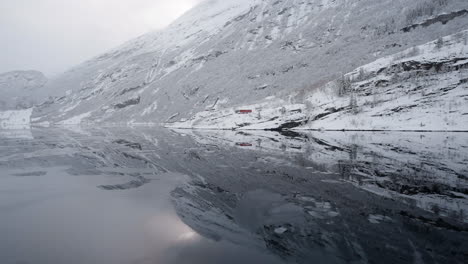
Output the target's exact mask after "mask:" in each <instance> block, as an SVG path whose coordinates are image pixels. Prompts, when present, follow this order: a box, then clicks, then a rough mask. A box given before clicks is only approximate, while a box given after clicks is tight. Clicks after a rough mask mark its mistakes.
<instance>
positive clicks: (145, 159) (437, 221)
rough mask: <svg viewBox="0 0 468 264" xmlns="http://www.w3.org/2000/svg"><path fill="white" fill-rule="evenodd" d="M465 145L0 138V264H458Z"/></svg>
mask: <svg viewBox="0 0 468 264" xmlns="http://www.w3.org/2000/svg"><path fill="white" fill-rule="evenodd" d="M467 164H468V134H463V133H458V134H457V133H357V132H356V133H343V132H323V133H319V132H314V133H305V134H298V133H293V132H290V133H286V134H280V133H276V132H264V131H258V132H248V133H247V132H235V131H189V130H185V131H173V130H166V129H160V128H138V129H130V128H109V129H89V130H88V129H78V128H70V129H33V130H21V131H0V263H5V264H10V263H12V264H13V263H30V264H43V263H44V264H45V263H47V264H54V263H67V264H75V263H76V264H81V263H83V264H84V263H86V264H89V263H100V264H106V263H109V264H119V263H122V264H126V263H162V264H165V263H190V264H193V263H244V264H247V263H463V262H464V261H465V260H466V259H467V258H468V235H467V234H468V233H467V231H468V216H467V210H468V199H467V198H468V196H467V195H468V184H467V183H468V179H467V177H468V165H467Z"/></svg>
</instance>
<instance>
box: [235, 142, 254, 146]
mask: <svg viewBox="0 0 468 264" xmlns="http://www.w3.org/2000/svg"><path fill="white" fill-rule="evenodd" d="M236 146H239V147H252V146H253V145H252V144H250V143H242V142H238V143H236Z"/></svg>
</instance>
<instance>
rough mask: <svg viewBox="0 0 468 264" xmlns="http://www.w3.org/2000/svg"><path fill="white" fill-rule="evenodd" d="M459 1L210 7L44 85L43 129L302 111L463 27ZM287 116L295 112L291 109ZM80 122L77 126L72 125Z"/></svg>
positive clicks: (308, 0)
mask: <svg viewBox="0 0 468 264" xmlns="http://www.w3.org/2000/svg"><path fill="white" fill-rule="evenodd" d="M466 10H468V4H467V3H466V1H463V0H448V1H436V2H434V1H427V0H418V1H411V2H408V1H403V0H399V1H393V0H378V1H376V0H362V1H357V0H279V1H277V0H264V1H261V0H250V1H248V0H243V1H234V0H229V1H221V0H210V1H205V2H202V3H201V4H200V5H199V6H197V7H195V8H194V9H193V10H191V11H189V12H188V13H186V14H185V15H184V16H182V17H181V18H180V19H178V20H177V21H175V22H174V23H173V24H172V25H170V26H169V27H168V28H166V29H165V30H163V31H160V32H152V33H149V34H147V35H144V36H142V37H140V38H138V39H136V40H133V41H130V42H128V43H126V44H124V45H123V46H121V47H119V48H116V49H114V50H112V51H110V52H108V53H106V54H103V55H102V56H99V57H97V58H94V59H92V60H90V61H88V62H86V63H84V64H82V65H79V66H77V67H75V68H73V69H72V70H70V71H69V72H67V73H65V74H63V75H61V76H59V77H58V78H56V79H54V80H52V81H51V82H50V83H49V84H48V85H47V86H48V89H50V90H54V91H56V90H60V89H62V90H71V94H69V95H67V96H64V97H61V98H55V99H54V100H50V101H48V102H46V103H44V104H43V105H42V106H41V107H39V108H38V109H36V110H35V112H34V117H35V119H34V120H37V122H43V121H50V122H51V123H61V122H62V123H63V122H64V121H66V123H70V120H71V121H74V122H78V121H79V122H81V121H83V122H87V123H89V122H95V123H100V124H103V123H122V124H128V123H162V122H175V121H181V120H184V119H188V118H191V117H192V116H194V115H195V114H197V113H200V112H203V111H204V110H207V109H229V108H231V107H235V106H241V105H248V104H254V103H255V104H264V101H263V100H264V99H265V98H266V97H268V96H269V95H272V94H274V95H275V96H276V97H277V98H279V99H278V100H283V101H287V102H288V103H289V104H291V105H292V104H303V103H304V98H303V96H296V97H294V98H292V97H290V95H291V94H298V95H299V94H300V93H301V91H302V90H304V89H307V90H314V89H318V88H319V87H323V86H324V84H326V83H328V82H330V81H332V80H334V79H336V78H338V77H340V76H341V75H342V73H344V72H350V71H352V70H353V69H356V68H357V67H358V66H360V65H364V64H366V63H370V62H372V61H375V60H376V59H379V58H381V57H384V56H386V55H391V54H395V53H397V52H400V51H402V50H405V49H407V48H411V47H413V46H414V45H421V44H424V43H427V42H429V41H432V40H434V39H437V38H438V37H440V36H445V35H449V34H454V33H456V32H459V31H461V30H464V29H466V28H467V27H468V19H467V17H468V15H467V13H468V12H465V11H466ZM292 110H295V109H292ZM75 117H83V118H75Z"/></svg>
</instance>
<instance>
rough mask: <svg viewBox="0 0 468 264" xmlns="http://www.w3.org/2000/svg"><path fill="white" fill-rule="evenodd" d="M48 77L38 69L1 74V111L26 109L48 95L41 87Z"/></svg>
mask: <svg viewBox="0 0 468 264" xmlns="http://www.w3.org/2000/svg"><path fill="white" fill-rule="evenodd" d="M46 83H47V78H46V77H45V76H44V74H42V73H41V72H38V71H13V72H7V73H2V74H0V94H1V96H0V111H2V110H16V109H26V108H30V107H32V106H33V105H34V104H35V103H39V102H41V101H43V100H45V99H46V98H47V97H45V96H43V95H42V94H41V88H42V87H44V85H45V84H46Z"/></svg>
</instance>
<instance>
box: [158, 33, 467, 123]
mask: <svg viewBox="0 0 468 264" xmlns="http://www.w3.org/2000/svg"><path fill="white" fill-rule="evenodd" d="M467 41H468V31H462V32H459V33H457V34H455V35H451V36H447V37H445V38H440V39H438V40H436V41H433V42H430V43H427V44H424V45H421V46H416V47H413V48H411V49H408V50H405V51H403V52H400V53H397V54H395V55H392V56H387V57H383V58H381V59H378V60H376V61H375V62H372V63H370V64H367V65H364V66H362V67H359V68H358V69H356V70H355V71H353V72H350V73H348V74H344V75H343V76H342V77H340V78H338V79H337V80H335V81H332V82H329V83H327V84H325V85H323V86H322V87H319V88H318V89H317V88H310V89H305V90H304V91H302V94H298V93H293V94H292V95H290V97H289V100H287V101H285V100H282V99H277V98H275V97H273V96H272V97H269V98H266V99H265V100H263V103H261V104H254V105H243V106H238V107H234V108H227V109H219V110H215V109H210V110H207V111H203V112H200V113H198V114H196V115H195V116H193V117H192V118H190V119H189V120H186V121H185V120H184V121H182V122H174V123H167V124H166V126H167V127H176V128H198V129H240V130H248V129H275V130H276V129H283V128H290V129H291V128H294V129H326V130H454V131H468V45H467ZM298 96H301V97H303V98H304V100H303V101H304V103H302V104H291V102H293V101H294V98H295V97H298ZM239 109H248V110H251V111H252V112H251V113H247V114H242V113H238V112H236V111H238V110H239Z"/></svg>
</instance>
